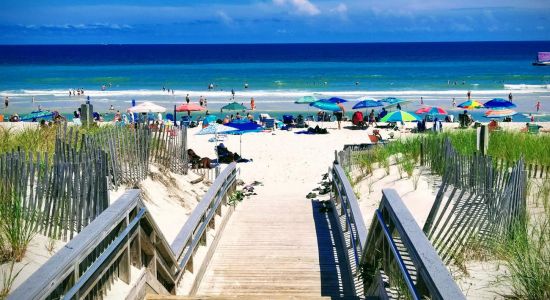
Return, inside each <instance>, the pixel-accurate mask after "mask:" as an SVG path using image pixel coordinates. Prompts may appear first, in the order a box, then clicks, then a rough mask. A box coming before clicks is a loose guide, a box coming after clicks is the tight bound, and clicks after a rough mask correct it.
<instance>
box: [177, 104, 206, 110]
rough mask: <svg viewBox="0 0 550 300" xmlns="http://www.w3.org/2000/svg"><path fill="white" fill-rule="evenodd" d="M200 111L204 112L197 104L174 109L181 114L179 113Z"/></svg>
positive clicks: (183, 105)
mask: <svg viewBox="0 0 550 300" xmlns="http://www.w3.org/2000/svg"><path fill="white" fill-rule="evenodd" d="M200 110H204V107H202V106H200V105H198V104H195V103H185V104H182V105H180V106H178V107H176V111H177V112H181V111H200Z"/></svg>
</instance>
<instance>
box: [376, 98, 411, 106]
mask: <svg viewBox="0 0 550 300" xmlns="http://www.w3.org/2000/svg"><path fill="white" fill-rule="evenodd" d="M380 102H386V103H388V106H389V105H397V104H399V103H404V102H409V101H408V100H404V99H399V98H395V97H388V98H384V99H380Z"/></svg>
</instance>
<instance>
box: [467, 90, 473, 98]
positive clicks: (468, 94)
mask: <svg viewBox="0 0 550 300" xmlns="http://www.w3.org/2000/svg"><path fill="white" fill-rule="evenodd" d="M466 96H468V100H470V97H471V96H472V91H468V93H467V94H466Z"/></svg>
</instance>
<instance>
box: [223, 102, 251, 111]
mask: <svg viewBox="0 0 550 300" xmlns="http://www.w3.org/2000/svg"><path fill="white" fill-rule="evenodd" d="M224 109H225V110H246V109H247V108H246V106H244V105H242V104H239V103H237V102H232V103H229V104H227V105H226V106H224V107H222V110H224Z"/></svg>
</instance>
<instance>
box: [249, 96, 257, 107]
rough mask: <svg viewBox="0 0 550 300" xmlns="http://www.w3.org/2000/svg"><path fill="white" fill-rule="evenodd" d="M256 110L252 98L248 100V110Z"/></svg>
mask: <svg viewBox="0 0 550 300" xmlns="http://www.w3.org/2000/svg"><path fill="white" fill-rule="evenodd" d="M255 108H256V104H255V101H254V98H253V97H252V98H250V110H254V109H255Z"/></svg>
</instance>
